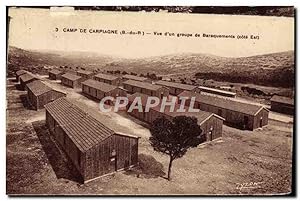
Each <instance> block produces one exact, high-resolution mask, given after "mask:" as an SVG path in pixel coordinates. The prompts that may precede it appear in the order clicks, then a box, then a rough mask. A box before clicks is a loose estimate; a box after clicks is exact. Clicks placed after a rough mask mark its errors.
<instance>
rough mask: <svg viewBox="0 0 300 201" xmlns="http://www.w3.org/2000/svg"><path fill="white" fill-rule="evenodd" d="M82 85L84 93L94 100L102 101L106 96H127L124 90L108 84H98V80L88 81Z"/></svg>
mask: <svg viewBox="0 0 300 201" xmlns="http://www.w3.org/2000/svg"><path fill="white" fill-rule="evenodd" d="M81 84H82V92H83V93H84V94H86V95H89V96H91V97H93V98H96V99H98V100H101V99H102V98H104V97H106V96H111V97H114V98H116V97H118V96H126V95H127V93H126V91H125V90H124V89H121V88H119V87H118V86H115V85H110V84H106V83H104V82H98V81H96V80H92V79H89V80H86V81H84V82H82V83H81Z"/></svg>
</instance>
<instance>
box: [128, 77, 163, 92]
mask: <svg viewBox="0 0 300 201" xmlns="http://www.w3.org/2000/svg"><path fill="white" fill-rule="evenodd" d="M123 84H128V85H131V86H135V87H140V88H144V89H149V90H152V91H156V90H158V89H160V88H162V86H159V85H155V84H151V83H148V82H139V81H136V80H127V81H125V82H123Z"/></svg>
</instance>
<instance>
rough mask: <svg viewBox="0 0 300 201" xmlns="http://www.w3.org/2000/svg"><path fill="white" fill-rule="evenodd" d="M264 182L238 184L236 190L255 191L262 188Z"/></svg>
mask: <svg viewBox="0 0 300 201" xmlns="http://www.w3.org/2000/svg"><path fill="white" fill-rule="evenodd" d="M263 183H264V182H245V183H236V189H238V190H242V189H255V188H261V185H262V184H263Z"/></svg>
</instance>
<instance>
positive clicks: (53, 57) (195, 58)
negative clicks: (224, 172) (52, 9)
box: [8, 47, 294, 87]
mask: <svg viewBox="0 0 300 201" xmlns="http://www.w3.org/2000/svg"><path fill="white" fill-rule="evenodd" d="M8 64H9V65H8V66H9V69H8V74H9V75H10V74H12V72H14V71H15V70H17V69H20V68H26V69H31V70H34V71H44V70H45V69H48V68H52V67H55V66H69V67H73V68H75V67H84V68H86V69H99V70H120V71H127V72H135V73H139V74H141V73H142V74H146V73H155V74H157V75H164V76H172V77H178V76H189V77H194V76H195V75H196V77H198V78H203V79H213V80H216V81H228V82H238V83H255V84H261V85H265V86H276V87H277V86H279V87H292V86H293V85H294V52H293V51H289V52H281V53H274V54H267V55H258V56H252V57H240V58H225V57H219V56H215V55H207V54H188V53H186V54H176V55H166V56H158V57H149V58H141V59H121V58H115V57H111V56H107V55H98V54H95V53H87V52H68V53H66V52H36V51H28V50H22V49H20V48H15V47H10V48H9V56H8Z"/></svg>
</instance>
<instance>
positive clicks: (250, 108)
mask: <svg viewBox="0 0 300 201" xmlns="http://www.w3.org/2000/svg"><path fill="white" fill-rule="evenodd" d="M178 97H186V98H187V100H186V102H185V103H186V105H187V106H188V105H190V100H191V98H192V97H195V104H194V107H195V108H198V109H200V110H202V111H207V112H212V113H215V114H217V115H219V116H221V117H223V118H224V119H225V123H227V124H228V125H230V126H234V127H238V128H242V129H246V130H254V129H257V128H261V127H263V126H265V125H267V124H268V115H269V110H268V109H266V108H265V107H263V106H258V105H253V104H248V103H243V102H238V101H234V100H229V99H224V98H219V97H214V96H207V95H202V94H198V93H193V92H188V91H184V92H182V93H181V94H179V95H178Z"/></svg>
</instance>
